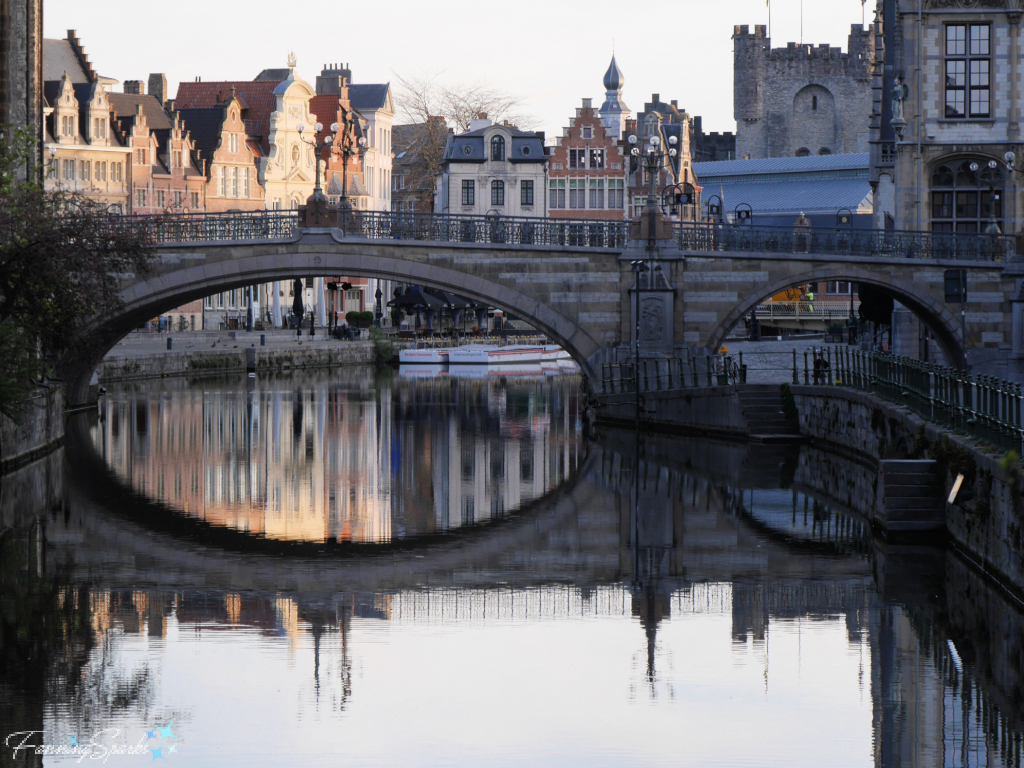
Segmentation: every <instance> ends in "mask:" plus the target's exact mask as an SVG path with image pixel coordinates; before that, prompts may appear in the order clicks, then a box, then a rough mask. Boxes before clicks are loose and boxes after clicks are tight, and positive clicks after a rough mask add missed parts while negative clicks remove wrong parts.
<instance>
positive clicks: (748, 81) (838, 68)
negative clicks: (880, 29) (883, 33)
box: [733, 25, 875, 159]
mask: <svg viewBox="0 0 1024 768" xmlns="http://www.w3.org/2000/svg"><path fill="white" fill-rule="evenodd" d="M733 51H734V59H733V67H734V72H733V75H734V76H733V115H734V116H735V118H736V156H737V158H740V159H742V158H750V159H759V158H768V157H794V156H796V157H804V156H809V155H836V154H846V153H852V152H867V151H868V139H869V122H870V116H871V108H872V90H871V86H872V83H871V79H872V70H873V69H874V65H875V38H874V33H873V31H872V30H864V29H862V28H861V27H860V26H859V25H853V26H852V28H851V32H850V37H849V50H848V52H847V53H844V52H843V51H842V49H841V48H836V47H832V46H830V45H818V46H814V45H806V44H797V43H789V44H788V45H787V46H786V47H785V48H775V49H773V48H772V47H771V40H770V39H769V38H768V37H767V35H766V33H765V28H764V27H763V26H756V27H754V32H753V34H751V33H750V30H749V27H746V26H737V27H735V28H734V33H733Z"/></svg>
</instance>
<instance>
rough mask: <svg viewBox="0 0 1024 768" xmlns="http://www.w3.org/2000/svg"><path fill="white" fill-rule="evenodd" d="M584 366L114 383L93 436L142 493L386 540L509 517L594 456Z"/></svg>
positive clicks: (272, 526)
mask: <svg viewBox="0 0 1024 768" xmlns="http://www.w3.org/2000/svg"><path fill="white" fill-rule="evenodd" d="M578 390H579V383H578V381H577V380H576V379H574V378H560V379H558V380H557V382H556V381H555V380H545V379H533V380H524V381H519V382H516V383H515V384H513V385H512V386H510V385H509V383H508V381H507V380H504V379H502V380H491V381H487V380H482V381H476V380H466V379H459V380H454V379H451V380H449V379H436V380H432V381H427V382H423V381H410V380H404V379H398V378H395V379H390V378H388V379H385V380H375V379H374V377H373V374H372V372H370V371H368V370H359V369H356V370H354V371H348V372H344V371H343V372H341V373H340V374H339V373H337V372H332V373H331V374H327V373H325V372H313V373H308V372H307V373H302V374H297V375H295V376H288V377H275V376H273V375H270V376H264V377H261V378H259V379H248V380H245V379H239V378H238V377H231V378H226V379H205V380H203V382H202V384H201V385H200V386H192V385H191V384H190V383H189V382H186V381H181V380H179V381H170V382H167V381H163V380H161V381H159V382H157V383H148V384H147V383H146V382H143V383H140V384H134V385H129V386H126V387H124V388H114V387H112V388H111V391H110V392H109V393H108V394H107V396H106V397H105V398H104V400H103V402H102V404H101V409H100V419H99V423H98V424H97V426H96V428H95V431H94V438H93V439H94V441H95V444H96V447H97V448H98V449H99V451H100V453H101V455H102V456H103V458H104V459H105V461H106V462H107V463H108V464H109V465H110V466H111V467H112V468H113V469H114V470H115V472H116V473H117V475H118V477H119V478H121V479H122V480H123V481H124V482H126V483H127V484H128V485H130V486H131V487H132V488H133V489H135V490H136V491H137V492H138V493H140V494H143V495H146V496H149V497H150V498H153V499H154V500H156V501H160V502H163V503H165V504H167V505H169V506H170V507H172V508H173V509H176V510H179V511H182V512H184V513H186V514H187V515H189V516H192V517H195V518H198V519H201V520H203V521H205V522H208V523H210V524H212V525H217V526H225V527H229V528H232V529H235V530H238V531H243V532H249V533H252V534H254V535H258V536H263V537H266V538H270V539H280V540H292V541H309V542H316V541H321V542H322V541H336V542H349V541H353V542H363V543H370V542H387V541H391V540H393V539H402V538H405V537H407V536H415V535H423V534H430V533H437V532H445V531H450V530H454V529H457V528H460V527H462V526H465V525H473V524H479V523H485V522H488V521H491V520H495V519H500V518H501V517H503V516H504V515H505V514H506V512H507V511H511V510H514V509H517V508H519V507H520V506H522V505H523V504H526V503H528V502H530V501H532V500H534V499H537V498H540V497H541V496H543V495H544V494H545V493H547V492H548V491H550V490H552V489H554V488H555V487H557V486H558V485H560V484H561V483H562V482H564V481H565V479H566V478H567V477H568V476H569V475H570V474H572V473H573V472H574V471H575V469H576V466H577V464H578V462H579V455H580V447H581V441H580V434H579V430H578V428H577V410H578V407H577V406H578V399H579V394H578Z"/></svg>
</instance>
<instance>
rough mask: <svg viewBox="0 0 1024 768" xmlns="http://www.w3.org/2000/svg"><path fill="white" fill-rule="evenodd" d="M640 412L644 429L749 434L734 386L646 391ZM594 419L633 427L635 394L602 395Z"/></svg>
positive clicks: (711, 433)
mask: <svg viewBox="0 0 1024 768" xmlns="http://www.w3.org/2000/svg"><path fill="white" fill-rule="evenodd" d="M642 413H643V422H644V427H645V428H646V429H652V428H653V429H655V430H665V431H669V432H680V431H683V432H690V433H691V434H693V433H696V434H707V435H723V436H734V437H745V436H747V435H749V434H750V429H749V427H748V426H747V420H746V418H744V416H743V410H742V408H741V407H740V399H739V391H738V389H737V388H736V387H735V386H727V387H709V388H707V389H698V388H694V389H682V390H679V389H677V390H670V391H667V392H645V393H644V404H643V411H642ZM596 419H597V421H598V422H603V423H606V424H613V425H632V424H635V423H636V397H635V395H633V394H631V393H630V394H623V395H605V396H602V397H601V406H600V407H599V408H598V409H597V411H596Z"/></svg>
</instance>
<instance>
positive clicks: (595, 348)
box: [62, 247, 601, 404]
mask: <svg viewBox="0 0 1024 768" xmlns="http://www.w3.org/2000/svg"><path fill="white" fill-rule="evenodd" d="M241 250H243V253H242V254H239V255H237V256H236V257H235V258H230V259H225V260H222V261H216V262H213V263H208V264H203V265H200V266H193V267H186V268H183V269H178V270H176V271H175V272H173V273H172V274H169V275H159V274H158V275H154V276H152V277H149V278H147V279H144V280H140V281H138V282H136V283H134V284H132V285H130V286H128V287H127V288H126V289H124V291H123V292H122V296H123V299H124V307H123V309H122V311H121V312H120V313H119V314H118V315H117V316H116V317H111V318H105V319H103V320H102V321H101V322H99V323H97V324H96V325H95V326H94V327H93V329H92V331H91V334H90V335H91V338H92V341H93V342H94V343H93V344H90V345H87V347H88V349H89V352H88V353H84V354H82V355H80V356H77V357H74V358H71V359H69V360H68V361H66V362H65V364H64V365H63V366H62V372H63V374H64V376H65V378H66V379H67V380H68V382H69V392H68V401H69V402H70V403H73V404H75V403H81V402H85V399H86V396H87V392H88V382H89V378H90V377H91V375H92V371H93V370H95V368H96V366H97V365H99V363H100V361H101V360H102V359H103V357H104V356H105V355H106V353H107V352H109V350H110V349H112V348H113V346H114V345H115V344H116V343H117V342H118V341H119V340H120V339H121V338H123V337H124V336H125V335H126V334H127V333H128V332H130V331H131V330H133V329H134V328H137V327H138V326H139V325H141V324H142V323H143V322H145V321H146V320H148V319H150V318H152V317H155V316H157V315H160V314H163V313H165V312H167V311H169V310H171V309H173V308H175V307H178V306H181V305H182V304H184V303H187V302H189V301H193V300H196V299H199V298H203V297H205V296H208V295H210V294H213V293H217V292H219V291H225V290H231V289H234V288H241V287H244V286H246V285H253V284H257V283H266V282H273V281H278V280H279V281H284V280H290V279H292V278H295V277H302V278H311V277H319V276H322V275H324V274H344V275H349V276H352V277H377V278H383V279H395V280H401V281H402V282H408V283H414V284H416V285H423V286H425V287H431V288H440V289H442V290H446V291H451V292H454V293H457V294H459V295H461V296H465V297H466V298H469V299H475V300H478V301H481V302H484V303H487V304H488V305H490V306H494V307H497V308H499V309H502V310H505V311H507V312H510V313H512V314H515V315H516V316H517V317H520V318H522V319H523V320H525V321H526V322H527V323H529V324H530V325H532V326H533V327H535V328H537V329H538V330H540V331H542V332H543V333H545V334H546V335H548V336H550V337H551V338H552V339H554V340H555V341H556V342H557V343H558V344H560V345H561V346H562V347H563V348H564V349H565V350H566V351H567V352H568V353H569V354H570V355H571V356H572V358H573V359H574V360H575V361H576V362H577V363H578V364H579V365H580V367H581V370H582V371H583V372H584V374H585V375H587V376H588V377H593V376H594V373H595V371H594V364H593V362H592V361H593V359H594V357H595V355H597V354H598V353H599V352H600V350H601V345H600V343H598V341H596V340H595V339H594V338H593V337H592V336H591V335H590V334H589V333H588V332H587V331H586V330H585V329H583V328H581V327H580V326H579V325H578V324H577V323H576V322H574V321H573V320H571V319H570V318H568V317H566V316H565V315H563V314H561V313H559V312H557V311H556V310H554V309H552V308H551V307H549V306H547V305H546V304H544V303H542V302H541V301H539V300H538V299H536V298H533V297H531V296H529V295H527V294H525V293H522V292H521V291H519V290H516V289H515V288H511V287H509V286H507V285H501V284H498V283H495V282H492V281H489V280H485V279H483V278H479V277H471V276H468V275H466V274H465V273H462V272H458V271H455V270H452V269H448V268H445V267H442V266H438V265H436V264H421V263H413V262H403V261H400V260H397V259H393V258H386V257H381V256H375V255H367V254H352V253H339V252H331V251H329V250H323V251H321V252H319V253H317V252H316V251H298V252H279V253H276V254H274V255H256V253H254V251H255V250H256V247H248V248H245V249H241ZM245 251H248V254H246V253H245Z"/></svg>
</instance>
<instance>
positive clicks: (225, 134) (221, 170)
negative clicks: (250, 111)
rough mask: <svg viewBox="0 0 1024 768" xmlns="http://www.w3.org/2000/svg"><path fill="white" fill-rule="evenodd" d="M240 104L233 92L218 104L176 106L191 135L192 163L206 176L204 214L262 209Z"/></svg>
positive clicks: (261, 194)
mask: <svg viewBox="0 0 1024 768" xmlns="http://www.w3.org/2000/svg"><path fill="white" fill-rule="evenodd" d="M244 103H245V102H243V101H242V99H241V98H239V97H238V96H237V95H233V96H231V97H230V98H228V99H227V100H225V101H224V102H223V103H221V104H220V105H219V106H216V107H205V108H199V109H179V110H178V112H177V114H178V115H179V116H180V117H181V119H182V121H183V122H184V124H185V127H186V128H188V131H189V133H190V134H191V136H192V140H193V142H194V144H195V150H196V165H197V166H198V167H199V170H200V171H201V172H202V173H203V175H204V176H205V179H206V192H205V195H204V197H205V200H206V211H207V213H226V212H230V211H261V210H264V209H265V208H266V201H265V195H264V192H263V187H261V186H260V185H259V182H258V180H257V158H258V157H260V156H261V155H262V153H259V154H257V152H256V151H254V148H253V147H252V146H250V142H249V141H248V135H247V134H246V131H245V121H244V120H243V119H242V113H243V108H244Z"/></svg>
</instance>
